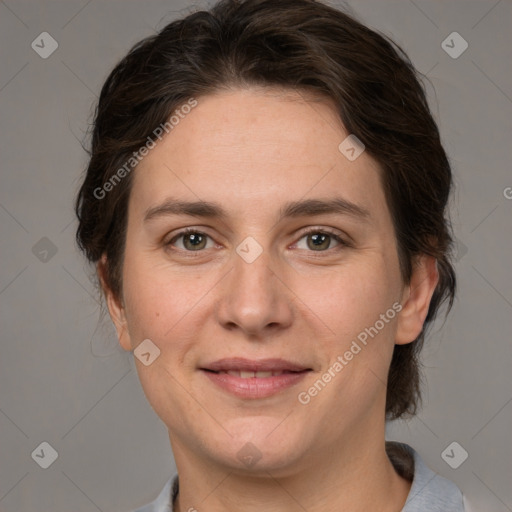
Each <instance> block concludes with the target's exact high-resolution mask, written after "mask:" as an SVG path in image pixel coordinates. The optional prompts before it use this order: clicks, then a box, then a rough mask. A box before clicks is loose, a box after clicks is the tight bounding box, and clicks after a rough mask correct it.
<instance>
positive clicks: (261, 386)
mask: <svg viewBox="0 0 512 512" xmlns="http://www.w3.org/2000/svg"><path fill="white" fill-rule="evenodd" d="M200 370H201V372H202V373H203V374H204V375H205V376H206V377H207V378H209V379H210V381H211V382H213V383H214V384H215V385H216V386H218V387H220V388H221V389H223V390H224V391H227V392H229V393H230V394H232V395H235V396H237V397H239V398H247V399H257V398H267V397H270V396H272V395H275V394H277V393H279V392H281V391H283V390H285V389H288V388H290V387H292V386H294V385H296V384H298V383H299V382H300V381H301V380H303V379H304V377H305V376H306V375H307V373H309V371H311V368H307V367H305V366H302V365H300V364H297V363H293V362H291V361H286V360H284V359H260V360H249V359H245V358H229V359H220V360H218V361H215V362H213V363H210V364H207V365H205V366H204V367H202V368H200ZM226 372H231V374H230V373H226ZM235 372H266V373H271V375H268V376H267V375H266V376H262V377H255V376H254V377H247V378H243V377H241V376H238V375H236V374H233V373H235Z"/></svg>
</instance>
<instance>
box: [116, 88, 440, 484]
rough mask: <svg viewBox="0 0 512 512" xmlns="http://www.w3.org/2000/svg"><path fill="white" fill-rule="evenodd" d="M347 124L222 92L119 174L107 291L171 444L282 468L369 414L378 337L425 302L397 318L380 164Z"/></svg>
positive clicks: (357, 426)
mask: <svg viewBox="0 0 512 512" xmlns="http://www.w3.org/2000/svg"><path fill="white" fill-rule="evenodd" d="M348 135H349V134H348V133H347V132H346V131H345V129H344V127H343V126H342V125H341V123H340V121H339V119H338V118H337V116H336V114H335V111H334V110H333V108H332V107H331V106H330V105H329V104H327V103H325V102H319V101H312V100H311V99H310V100H308V101H305V100H304V99H303V96H299V95H296V94H295V93H292V92H279V91H271V90H269V89H264V90H262V89H250V90H235V91H230V92H222V93H218V94H215V95H210V96H206V97H202V98H198V105H197V106H196V107H195V108H194V109H192V111H191V112H190V113H189V114H187V115H186V116H185V117H184V118H183V119H181V120H180V122H179V124H178V125H177V126H175V127H174V129H173V130H172V131H171V132H170V133H169V135H168V136H166V138H164V139H163V140H162V141H161V142H159V143H158V144H157V145H156V147H155V148H154V149H152V150H151V151H150V152H149V154H148V155H147V156H146V157H145V158H144V159H143V160H142V161H141V163H140V164H139V165H138V167H137V169H136V170H135V171H133V172H134V176H133V178H134V182H133V188H132V191H131V196H130V201H129V212H128V228H127V235H126V249H125V258H124V266H123V296H122V297H121V298H117V299H120V300H116V298H114V297H112V296H110V297H109V301H108V303H109V308H110V312H111V315H112V318H113V320H114V322H115V324H116V327H117V330H118V334H119V337H120V342H121V344H122V346H123V347H124V348H125V349H126V350H133V349H135V348H136V347H137V346H138V345H139V344H140V343H141V342H142V341H143V340H147V339H149V340H151V342H152V344H153V345H154V346H156V347H158V349H159V350H160V355H159V356H158V357H157V358H156V359H155V360H154V362H152V363H151V364H149V365H148V366H146V365H144V364H142V362H141V361H139V360H138V359H137V358H136V359H135V362H136V365H137V370H138V373H139V377H140V380H141V384H142V386H143V389H144V392H145V394H146V396H147V398H148V400H149V402H150V404H151V405H152V407H153V408H154V410H155V411H156V413H157V414H158V415H159V416H160V418H161V419H162V420H163V421H164V422H165V424H166V425H167V427H168V429H169V434H170V438H171V442H172V444H173V449H174V450H175V452H178V453H188V454H189V455H190V456H195V457H201V458H202V459H204V460H208V461H209V462H211V463H215V464H220V465H222V466H224V467H228V468H238V470H240V471H242V470H245V469H247V468H248V466H247V459H244V456H245V455H252V456H255V457H256V458H257V459H259V461H258V465H257V467H258V468H260V469H267V470H268V469H272V470H274V471H278V472H279V471H282V472H283V474H285V473H286V471H287V470H289V469H290V468H292V467H298V466H300V465H301V464H307V463H308V462H309V463H310V462H311V460H312V459H314V458H315V457H317V456H320V455H321V454H322V453H324V454H325V453H328V452H329V450H332V447H333V446H336V445H340V446H343V445H347V443H349V442H350V443H351V442H355V441H356V440H357V442H364V441H365V437H367V436H372V435H373V436H374V435H375V432H376V430H377V431H379V429H380V428H381V427H383V425H384V407H385V394H386V376H387V371H388V369H389V364H390V361H391V356H392V351H393V347H394V344H395V343H397V342H403V343H405V342H408V341H411V340H413V339H414V337H415V336H416V335H417V334H418V332H419V329H420V328H421V324H422V322H421V316H423V318H424V315H425V314H426V310H425V308H424V307H423V309H421V308H422V306H421V304H415V306H414V308H413V309H414V311H415V312H416V313H417V316H418V314H419V316H418V319H417V321H416V322H415V321H414V318H413V319H412V320H411V315H408V313H407V312H409V311H410V309H411V306H410V303H411V302H414V299H415V297H416V296H415V295H414V294H415V293H416V295H417V294H418V293H419V292H418V291H417V290H416V292H411V291H410V288H409V287H408V286H405V285H404V283H403V282H402V279H401V276H400V272H399V263H398V256H397V249H396V246H395V235H394V230H393V224H392V221H391V217H390V213H389V209H388V207H387V205H386V200H385V197H384V193H383V190H382V187H381V184H380V180H379V173H380V170H379V167H378V165H377V164H376V162H375V161H374V160H373V159H372V158H371V157H370V156H369V155H368V154H367V153H366V152H363V153H362V154H361V155H360V156H359V157H358V158H357V159H355V160H354V161H349V160H348V159H347V158H346V157H345V156H344V155H343V154H342V153H341V152H340V150H339V149H338V146H339V145H340V143H341V142H342V141H343V140H344V139H345V138H346V137H347V136H348ZM188 203H200V204H199V205H198V204H195V205H191V204H188ZM205 203H206V204H205ZM187 204H188V205H187ZM184 230H188V232H185V233H184ZM430 288H432V287H430ZM430 294H431V290H430V289H429V290H427V291H426V292H425V293H424V294H423V295H424V296H425V300H424V302H427V305H428V300H429V299H430ZM408 301H409V303H408V304H407V302H408ZM420 302H421V301H420ZM400 303H402V305H403V310H402V311H401V312H400V313H399V310H400V309H401V308H402V306H401V305H400ZM412 316H414V315H412ZM364 333H366V336H365V334H364ZM363 340H364V341H363ZM146 343H147V342H146ZM255 372H258V373H255ZM329 376H330V378H329ZM379 442H381V440H379ZM247 443H251V444H247ZM260 457H261V458H260ZM255 467H256V466H255ZM247 470H249V469H247Z"/></svg>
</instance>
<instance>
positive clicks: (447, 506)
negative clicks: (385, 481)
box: [396, 443, 467, 512]
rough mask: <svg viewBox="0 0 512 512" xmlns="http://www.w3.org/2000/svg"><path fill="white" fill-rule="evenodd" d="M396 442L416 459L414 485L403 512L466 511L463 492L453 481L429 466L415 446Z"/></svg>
mask: <svg viewBox="0 0 512 512" xmlns="http://www.w3.org/2000/svg"><path fill="white" fill-rule="evenodd" d="M396 444H398V445H399V446H400V447H401V448H402V449H403V450H405V451H407V452H408V453H409V454H410V456H411V457H412V458H413V460H414V476H413V480H412V486H411V490H410V491H409V496H408V497H407V501H406V503H405V506H404V508H403V509H402V512H465V509H464V502H463V496H462V492H461V491H460V489H459V488H458V487H457V486H456V485H455V484H454V483H453V482H451V481H450V480H448V479H446V478H444V477H442V476H441V475H438V474H437V473H434V471H432V470H431V469H430V468H428V467H427V465H426V464H425V463H424V462H423V459H422V458H421V457H420V455H419V454H418V452H416V451H415V450H414V449H413V448H411V447H410V446H408V445H405V444H401V443H396ZM466 512H467V511H466Z"/></svg>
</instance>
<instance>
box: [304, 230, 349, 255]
mask: <svg viewBox="0 0 512 512" xmlns="http://www.w3.org/2000/svg"><path fill="white" fill-rule="evenodd" d="M303 239H306V247H305V248H306V249H310V250H312V251H316V252H324V251H325V250H327V249H331V248H332V247H331V242H332V241H333V240H334V241H335V242H336V246H338V245H345V244H344V242H343V240H342V239H341V238H340V237H339V236H338V235H335V234H334V233H327V232H324V231H310V232H309V233H304V235H303V236H302V237H301V238H300V240H299V242H297V243H296V246H297V247H298V248H299V249H304V247H299V243H300V241H301V240H303ZM336 246H335V247H336Z"/></svg>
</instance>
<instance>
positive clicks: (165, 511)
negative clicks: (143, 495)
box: [133, 476, 178, 512]
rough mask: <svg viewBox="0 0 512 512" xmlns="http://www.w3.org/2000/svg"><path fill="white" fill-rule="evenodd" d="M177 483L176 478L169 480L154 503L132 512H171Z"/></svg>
mask: <svg viewBox="0 0 512 512" xmlns="http://www.w3.org/2000/svg"><path fill="white" fill-rule="evenodd" d="M177 483H178V478H177V476H174V477H171V478H169V480H167V482H166V484H165V485H164V488H163V489H162V490H161V491H160V494H159V495H158V496H157V497H156V499H155V500H154V501H152V502H151V503H148V504H147V505H144V506H143V507H140V508H138V509H136V510H134V511H133V512H172V502H173V500H172V497H173V494H174V491H175V488H176V486H177Z"/></svg>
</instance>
